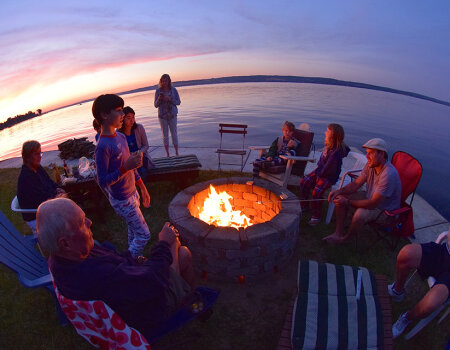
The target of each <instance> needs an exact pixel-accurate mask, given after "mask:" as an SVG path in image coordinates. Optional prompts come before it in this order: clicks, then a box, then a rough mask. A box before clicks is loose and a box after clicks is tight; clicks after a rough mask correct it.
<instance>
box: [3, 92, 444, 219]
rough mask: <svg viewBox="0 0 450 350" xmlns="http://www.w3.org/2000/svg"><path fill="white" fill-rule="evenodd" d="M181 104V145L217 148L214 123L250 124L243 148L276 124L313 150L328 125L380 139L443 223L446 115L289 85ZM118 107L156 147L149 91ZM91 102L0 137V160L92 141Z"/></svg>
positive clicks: (387, 97)
mask: <svg viewBox="0 0 450 350" xmlns="http://www.w3.org/2000/svg"><path fill="white" fill-rule="evenodd" d="M178 91H179V93H180V97H181V106H180V108H179V110H180V112H179V117H178V130H179V142H180V145H181V146H193V147H200V146H201V147H217V146H218V136H219V134H218V123H219V122H230V123H245V124H248V125H249V129H248V130H249V133H248V136H247V138H246V144H247V145H263V144H267V143H269V142H271V141H272V140H273V139H274V138H275V137H276V136H278V135H280V134H281V124H282V122H283V121H284V120H290V121H292V122H294V124H296V125H299V124H300V123H303V122H306V123H309V124H310V126H311V128H312V129H313V131H314V132H315V133H316V136H315V140H314V142H315V143H316V145H317V146H318V147H319V148H320V147H322V145H323V141H324V132H325V130H326V127H327V125H328V124H329V123H331V122H335V123H340V124H342V125H343V127H344V129H345V132H346V142H347V143H348V144H349V145H351V146H355V147H360V146H361V145H362V144H364V143H365V142H366V141H367V140H368V139H370V138H373V137H382V138H384V139H385V140H386V141H387V143H388V146H389V154H390V155H391V154H392V153H393V152H395V151H396V150H403V151H406V152H408V153H411V154H412V155H414V156H415V157H416V158H417V159H419V161H420V162H421V163H422V165H423V167H424V173H423V178H422V180H421V183H420V185H419V188H418V193H419V194H420V195H422V196H423V197H424V198H425V199H426V200H427V201H429V202H430V203H431V204H432V205H433V206H434V207H435V208H436V209H437V210H438V211H439V212H441V213H442V214H443V215H444V216H445V217H446V218H450V189H449V185H448V182H449V179H450V175H449V174H450V162H449V159H450V147H449V146H450V144H449V141H448V136H449V135H450V119H449V117H450V108H449V107H447V106H443V105H439V104H436V103H432V102H428V101H423V100H419V99H415V98H411V97H407V96H401V95H396V94H390V93H386V92H379V91H372V90H364V89H357V88H349V87H341V86H327V85H316V84H294V83H242V84H220V85H202V86H190V87H183V88H179V89H178ZM123 98H124V99H125V104H126V105H130V106H131V107H133V109H134V110H135V111H136V119H137V121H138V122H139V123H142V124H143V125H144V127H145V129H146V131H147V134H148V138H149V143H150V144H151V145H161V144H162V141H161V131H160V127H159V123H158V119H157V111H156V109H155V108H154V107H153V98H154V91H149V92H141V93H136V94H130V95H124V96H123ZM91 106H92V103H86V104H82V105H76V106H72V107H68V108H65V109H61V110H58V111H54V112H51V113H48V114H45V115H43V116H41V117H38V118H34V119H31V120H29V121H26V122H24V123H21V124H18V125H16V126H14V127H12V128H9V129H5V130H3V131H0V160H2V159H7V158H10V157H15V156H20V149H21V146H22V143H23V142H24V141H26V140H29V139H36V140H38V141H40V142H41V144H42V149H43V150H44V151H47V150H54V149H57V145H58V143H60V142H62V141H64V140H66V139H68V138H72V137H83V136H88V137H89V139H90V140H93V138H94V131H93V128H92V119H93V118H92V114H91Z"/></svg>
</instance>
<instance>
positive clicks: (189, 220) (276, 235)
mask: <svg viewBox="0 0 450 350" xmlns="http://www.w3.org/2000/svg"><path fill="white" fill-rule="evenodd" d="M248 181H253V180H252V179H250V178H223V179H217V180H213V181H208V182H202V183H198V184H196V185H194V186H191V187H188V188H186V189H185V190H184V191H182V192H180V193H178V195H177V196H175V198H174V199H173V200H172V202H171V203H170V205H169V217H170V220H171V222H172V223H173V224H174V225H175V227H176V228H177V229H178V230H179V232H180V235H181V237H182V239H183V240H184V241H185V243H186V244H187V245H188V247H189V248H190V250H191V251H192V256H193V259H194V264H195V268H196V270H197V272H199V273H202V274H203V275H204V276H208V278H213V279H228V280H236V279H238V278H240V276H244V277H245V278H247V279H252V278H258V277H260V276H262V275H266V274H268V273H273V272H274V271H275V272H276V271H278V269H279V268H281V267H282V266H283V264H284V263H286V262H287V261H288V260H289V259H290V258H291V256H292V253H293V250H294V247H295V244H296V242H297V238H298V233H299V231H298V230H299V220H300V205H299V203H298V202H297V201H295V200H294V199H297V197H296V196H295V195H294V194H293V193H291V192H290V191H288V190H286V189H283V188H281V187H279V186H277V185H275V184H272V183H270V182H267V181H265V180H259V179H257V180H255V181H253V183H251V182H248ZM209 185H213V186H214V187H215V188H216V190H217V191H224V190H225V191H227V193H229V194H230V195H231V196H233V201H232V205H234V209H235V210H242V211H243V213H244V214H245V215H247V216H249V217H250V218H251V219H253V220H254V222H255V224H254V225H252V226H249V227H247V228H245V229H244V228H241V229H239V230H237V229H235V228H232V227H216V226H213V225H209V224H207V223H205V222H203V221H202V220H200V219H198V218H197V217H196V216H198V211H199V209H198V207H199V206H200V205H202V204H203V201H204V199H205V198H206V196H207V195H208V193H209ZM282 194H284V195H285V196H286V199H284V200H283V199H280V195H282ZM241 278H242V277H241Z"/></svg>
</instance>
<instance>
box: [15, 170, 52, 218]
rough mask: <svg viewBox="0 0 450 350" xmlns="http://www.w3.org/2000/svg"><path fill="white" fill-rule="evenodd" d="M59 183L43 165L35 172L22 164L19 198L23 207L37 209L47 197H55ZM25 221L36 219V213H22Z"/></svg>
mask: <svg viewBox="0 0 450 350" xmlns="http://www.w3.org/2000/svg"><path fill="white" fill-rule="evenodd" d="M57 188H58V185H57V184H56V183H55V182H53V180H52V179H50V177H49V176H48V174H47V172H46V171H45V169H44V168H43V167H42V166H39V168H37V171H36V172H34V171H33V170H31V169H30V168H29V167H27V166H26V165H22V169H21V170H20V174H19V179H18V180H17V199H18V200H19V205H20V207H21V208H22V209H37V207H38V206H39V204H41V203H42V202H45V201H46V200H47V199H51V198H55V196H56V189H57ZM22 216H23V219H24V220H25V221H32V220H36V214H34V213H22Z"/></svg>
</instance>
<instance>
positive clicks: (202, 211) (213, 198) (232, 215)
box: [198, 185, 253, 228]
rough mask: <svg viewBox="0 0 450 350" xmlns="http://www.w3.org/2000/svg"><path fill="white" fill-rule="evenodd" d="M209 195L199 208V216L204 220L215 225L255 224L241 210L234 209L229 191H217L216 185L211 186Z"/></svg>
mask: <svg viewBox="0 0 450 350" xmlns="http://www.w3.org/2000/svg"><path fill="white" fill-rule="evenodd" d="M209 191H210V192H209V196H208V197H207V198H206V199H205V202H204V203H203V208H198V209H199V214H198V217H199V219H200V220H203V221H204V222H206V223H208V224H210V225H215V226H229V227H234V228H239V227H244V228H245V227H247V226H251V225H253V223H252V222H251V219H250V218H249V217H248V216H246V215H244V214H243V213H242V212H241V211H240V210H233V207H232V205H231V199H233V197H232V196H230V195H229V194H228V193H227V192H225V191H223V192H219V193H217V192H216V189H215V188H214V186H212V185H210V186H209Z"/></svg>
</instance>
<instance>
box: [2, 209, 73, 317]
mask: <svg viewBox="0 0 450 350" xmlns="http://www.w3.org/2000/svg"><path fill="white" fill-rule="evenodd" d="M35 243H36V239H35V238H34V237H33V236H22V235H21V234H20V233H19V232H18V231H17V230H16V228H15V227H14V226H13V225H12V224H11V222H10V221H9V220H8V219H7V217H6V216H5V215H4V214H3V213H2V212H1V211H0V263H2V264H3V265H5V266H6V267H8V268H10V269H11V270H12V271H14V272H15V273H16V274H17V277H18V279H19V282H20V283H22V284H23V285H24V286H25V287H27V288H38V287H44V288H47V289H48V290H49V291H50V292H51V293H52V295H53V296H54V297H55V301H56V295H55V292H54V290H53V284H52V277H51V275H50V273H49V270H48V266H47V261H46V260H45V259H44V257H43V256H42V255H41V254H39V253H38V252H37V251H36V249H34V245H35ZM56 306H57V311H58V316H59V320H60V323H61V324H62V325H66V324H67V319H66V317H65V316H64V313H63V312H62V311H61V309H60V307H59V304H58V303H57V302H56Z"/></svg>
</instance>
